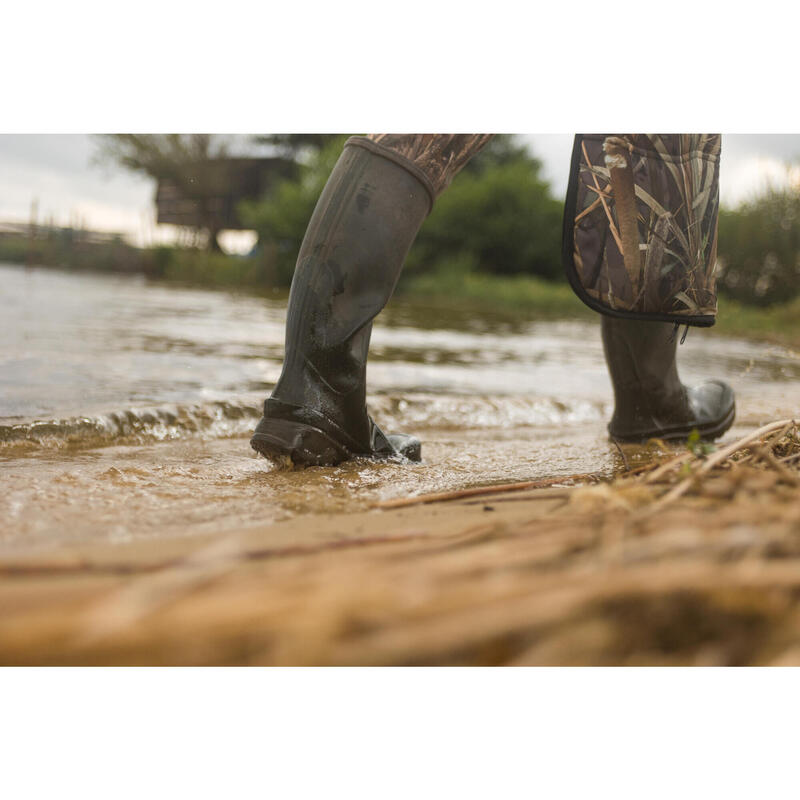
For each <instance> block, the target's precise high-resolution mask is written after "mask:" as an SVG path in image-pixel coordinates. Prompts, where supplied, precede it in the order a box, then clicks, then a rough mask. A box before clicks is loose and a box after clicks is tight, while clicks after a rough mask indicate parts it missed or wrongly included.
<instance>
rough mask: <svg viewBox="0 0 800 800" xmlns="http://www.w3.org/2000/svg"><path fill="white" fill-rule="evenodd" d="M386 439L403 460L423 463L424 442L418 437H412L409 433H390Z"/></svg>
mask: <svg viewBox="0 0 800 800" xmlns="http://www.w3.org/2000/svg"><path fill="white" fill-rule="evenodd" d="M386 438H387V439H388V440H389V443H390V444H391V445H392V447H394V449H395V450H396V451H397V452H398V453H399V454H400V455H401V456H403V458H407V459H408V460H409V461H422V442H420V440H419V439H417V437H416V436H410V435H409V434H407V433H390V434H388V435H387V437H386Z"/></svg>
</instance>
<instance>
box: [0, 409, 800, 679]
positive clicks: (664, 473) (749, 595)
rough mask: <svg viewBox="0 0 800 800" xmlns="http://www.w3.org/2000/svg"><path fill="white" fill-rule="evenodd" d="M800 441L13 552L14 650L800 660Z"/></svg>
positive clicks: (483, 660) (40, 656)
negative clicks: (430, 497)
mask: <svg viewBox="0 0 800 800" xmlns="http://www.w3.org/2000/svg"><path fill="white" fill-rule="evenodd" d="M798 463H800V439H799V438H798V434H797V429H796V427H794V426H789V425H780V426H776V427H773V428H772V429H771V430H769V431H767V432H766V433H763V434H762V435H759V436H757V437H756V438H755V439H753V438H752V437H751V440H750V441H745V442H743V443H740V444H739V445H736V444H734V445H733V447H732V448H728V449H727V450H725V449H720V450H718V451H716V455H715V454H709V453H705V452H703V451H702V450H698V452H697V453H692V452H688V451H687V452H686V453H679V454H677V455H674V454H673V455H672V456H670V457H669V458H666V459H662V460H661V466H656V465H655V464H651V465H649V466H648V465H641V466H640V467H638V468H636V469H634V470H632V471H631V472H630V473H629V474H627V475H626V476H623V477H620V478H617V479H616V480H614V481H612V482H606V481H603V480H601V479H599V478H597V477H592V478H589V479H588V480H586V481H585V482H584V483H583V484H582V485H564V484H563V483H559V482H558V481H554V482H553V485H551V486H548V487H543V488H534V489H527V490H517V491H506V492H500V493H498V492H497V491H496V490H495V491H493V493H491V494H485V495H480V494H478V495H476V494H472V495H470V496H467V497H461V498H460V499H452V500H449V501H441V500H439V501H437V502H432V503H430V504H415V505H409V506H406V507H400V508H373V509H370V510H367V511H361V512H357V513H349V514H336V515H319V516H313V517H311V516H306V517H300V518H295V519H291V520H286V521H283V522H278V523H275V524H274V525H264V526H259V527H251V528H247V529H242V530H239V531H236V532H233V533H229V534H227V535H225V536H213V535H211V536H206V537H192V538H191V539H183V540H179V539H171V540H161V541H158V542H149V543H148V542H140V543H132V544H128V545H120V546H116V547H112V546H109V545H85V546H82V547H80V546H75V547H73V548H62V549H61V550H60V551H57V552H56V551H52V552H49V553H48V554H47V555H43V554H41V553H35V552H32V553H29V554H28V555H26V554H24V553H19V554H17V555H16V556H14V557H6V558H4V559H3V560H2V562H1V563H0V576H1V577H0V605H1V606H2V607H3V609H4V615H3V618H2V620H0V662H2V663H5V664H291V665H294V664H795V663H800V607H799V606H798V604H797V597H798V593H800V533H799V532H800V473H799V472H798Z"/></svg>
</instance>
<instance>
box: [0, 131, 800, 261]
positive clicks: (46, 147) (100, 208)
mask: <svg viewBox="0 0 800 800" xmlns="http://www.w3.org/2000/svg"><path fill="white" fill-rule="evenodd" d="M523 138H524V139H525V141H526V142H528V144H529V145H530V147H531V150H532V151H533V152H534V153H535V154H536V155H537V156H538V157H539V158H540V159H541V160H542V162H543V164H544V172H545V176H546V177H547V178H548V179H549V180H550V182H551V184H552V186H553V190H554V192H555V193H556V194H557V195H558V196H559V197H560V196H562V195H563V193H564V191H565V190H566V184H567V173H568V170H569V159H570V153H571V149H572V135H571V134H524V135H523ZM94 151H95V142H94V141H93V139H92V137H91V136H88V135H59V134H42V135H25V134H3V135H0V222H2V221H27V220H28V219H29V217H30V212H31V204H32V202H33V201H34V200H36V201H37V203H38V218H39V220H40V221H44V220H47V219H49V218H50V217H52V218H53V219H54V221H55V222H56V223H57V224H62V225H66V224H71V223H72V224H74V223H76V222H78V221H80V223H81V224H83V225H84V226H85V227H87V228H93V229H96V230H110V231H119V232H122V233H126V234H128V235H130V236H131V237H132V238H133V239H134V240H135V241H136V242H138V243H145V244H147V243H153V242H156V241H169V240H170V239H171V238H172V237H173V235H174V232H173V231H172V230H171V229H170V228H169V227H168V226H157V225H156V224H155V211H154V208H153V195H154V191H155V186H154V183H153V182H152V181H150V180H148V179H146V178H142V177H138V176H136V175H132V174H130V173H127V172H123V171H121V170H119V169H116V168H113V167H112V168H109V167H101V166H97V165H93V164H92V155H93V154H94ZM789 161H795V162H798V163H800V134H797V135H792V134H775V135H768V134H724V135H723V143H722V171H721V176H720V194H721V199H722V202H723V203H724V204H727V205H734V204H736V203H738V202H739V201H740V200H742V199H744V198H746V197H747V196H748V195H750V194H753V193H754V192H757V191H759V190H760V189H762V188H764V186H765V185H766V183H767V181H768V180H772V181H773V182H781V180H782V179H785V174H786V171H785V164H786V163H787V162H789ZM248 243H249V242H248V239H247V236H246V235H245V236H244V237H242V236H241V235H240V236H239V237H235V236H234V237H229V240H228V241H227V242H225V244H226V245H228V246H230V247H232V248H233V249H243V248H246V247H247V246H248Z"/></svg>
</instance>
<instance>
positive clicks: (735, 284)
mask: <svg viewBox="0 0 800 800" xmlns="http://www.w3.org/2000/svg"><path fill="white" fill-rule="evenodd" d="M718 282H719V287H720V290H721V291H722V292H723V293H724V294H727V295H728V296H730V297H733V298H734V299H736V300H739V301H741V302H742V303H746V304H749V305H764V306H766V305H770V304H771V303H776V302H787V301H789V300H791V299H793V298H794V297H796V296H797V295H798V294H800V181H798V180H795V181H794V182H792V181H790V182H789V184H788V185H787V186H786V187H784V188H780V189H778V188H774V187H771V188H769V189H768V190H767V191H766V192H764V193H763V194H762V195H760V196H758V197H756V198H754V199H752V200H750V201H748V202H745V203H742V204H741V205H740V206H739V207H738V208H736V209H735V210H731V209H722V210H721V212H720V217H719V277H718Z"/></svg>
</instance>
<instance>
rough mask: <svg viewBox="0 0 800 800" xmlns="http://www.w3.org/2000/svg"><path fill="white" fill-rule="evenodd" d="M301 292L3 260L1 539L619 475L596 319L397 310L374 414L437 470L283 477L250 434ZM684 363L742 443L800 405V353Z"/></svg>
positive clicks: (14, 541) (391, 312)
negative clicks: (174, 283) (411, 438)
mask: <svg viewBox="0 0 800 800" xmlns="http://www.w3.org/2000/svg"><path fill="white" fill-rule="evenodd" d="M285 303H286V300H285V297H284V296H280V295H276V296H275V297H274V298H272V299H269V298H261V297H251V296H242V295H235V294H229V293H223V292H212V291H203V290H196V289H187V288H176V287H169V286H164V285H160V284H152V283H148V282H146V281H144V280H142V279H138V278H132V277H128V276H101V275H94V274H74V273H66V272H60V271H55V270H40V269H26V268H23V267H18V266H12V265H0V314H2V317H0V332H1V333H2V340H0V341H1V343H0V519H2V520H3V525H2V528H1V529H0V550H4V549H5V550H8V549H13V548H19V547H21V546H24V547H28V546H41V547H47V546H50V545H52V544H56V543H64V542H85V541H97V540H105V541H127V540H131V539H144V538H153V537H156V538H159V537H166V536H187V535H196V534H198V533H204V532H211V531H219V530H228V529H234V528H241V527H244V526H249V525H253V524H259V523H264V522H270V521H273V520H277V519H282V518H285V517H287V516H290V515H295V514H313V513H320V512H338V511H346V510H351V509H360V508H364V507H367V506H369V505H370V504H372V503H374V502H375V501H377V500H381V499H388V498H391V497H395V496H404V495H408V494H414V493H420V492H429V491H442V490H447V489H453V488H458V487H463V486H469V485H475V484H481V483H490V482H506V481H516V480H535V479H537V478H540V477H549V476H559V475H564V476H567V475H572V474H575V473H581V472H589V471H593V472H601V473H605V474H611V473H612V472H613V471H615V470H617V469H619V468H620V467H621V466H622V459H621V457H620V455H619V453H618V452H617V450H616V448H615V447H614V446H613V445H612V444H610V443H609V442H608V440H607V437H606V433H605V424H606V421H607V419H608V417H609V415H610V412H611V408H612V403H611V398H612V396H611V386H610V383H609V380H608V377H607V374H606V370H605V365H604V362H603V356H602V349H601V344H600V337H599V326H598V325H597V323H596V322H576V321H560V322H553V321H539V322H537V321H536V320H529V319H525V318H524V317H521V316H520V315H509V314H504V313H501V312H497V311H493V310H492V309H488V308H487V309H481V310H480V311H476V310H475V309H474V308H466V307H459V306H457V305H454V304H448V305H441V304H440V305H438V306H430V305H428V306H424V305H420V304H416V305H412V304H407V303H403V302H393V303H392V304H391V305H390V308H389V309H387V311H386V312H384V314H382V315H381V317H379V319H378V321H377V322H376V325H375V330H374V334H373V340H372V342H373V344H372V351H371V359H370V366H369V388H370V398H369V405H370V409H371V411H372V413H373V416H374V417H375V418H376V420H377V421H378V422H379V424H381V426H382V427H383V428H384V430H407V431H412V432H414V433H416V434H418V435H420V436H421V438H422V440H423V456H424V463H422V464H419V465H408V464H394V463H364V462H354V463H349V464H345V465H342V466H340V467H336V468H316V469H310V470H305V471H303V472H286V471H280V470H276V469H275V468H274V467H273V466H272V465H271V464H270V463H269V462H267V461H266V460H264V459H262V458H259V457H256V455H255V454H254V453H253V452H252V451H251V450H250V448H249V445H248V438H249V434H250V432H251V430H252V428H253V426H254V424H255V422H256V421H257V419H258V417H259V416H260V410H259V407H260V404H261V402H262V401H263V399H264V397H265V396H266V394H267V393H268V390H269V388H270V387H271V386H272V384H273V383H274V381H275V380H276V379H277V377H278V374H279V372H280V365H281V359H282V354H283V324H284V319H285ZM680 363H681V373H682V376H683V378H684V380H686V381H687V382H691V381H694V380H700V379H702V378H703V377H704V376H707V375H713V376H716V377H721V378H724V379H726V380H728V381H730V382H731V383H732V384H733V385H734V388H735V389H736V391H737V404H738V409H739V414H738V421H737V428H735V429H734V430H733V431H732V432H731V433H730V434H729V435H728V438H731V436H734V435H736V434H737V433H738V432H740V430H741V428H742V427H744V426H752V425H755V424H758V423H759V422H760V421H762V420H767V419H772V418H780V417H789V416H792V415H793V414H796V413H797V411H796V409H797V405H796V403H797V386H798V384H797V383H796V382H797V381H798V380H800V355H798V354H796V353H793V352H791V351H789V350H786V349H784V348H779V347H775V346H770V345H763V344H754V343H750V342H745V341H739V340H731V339H725V338H722V337H719V336H717V335H715V334H713V333H709V332H703V331H693V332H692V333H691V334H690V336H689V338H688V340H687V343H686V345H685V346H684V347H683V348H681V362H680ZM626 452H627V453H628V457H629V458H630V459H636V458H637V457H645V456H646V453H643V452H642V451H641V449H639V448H626Z"/></svg>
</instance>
